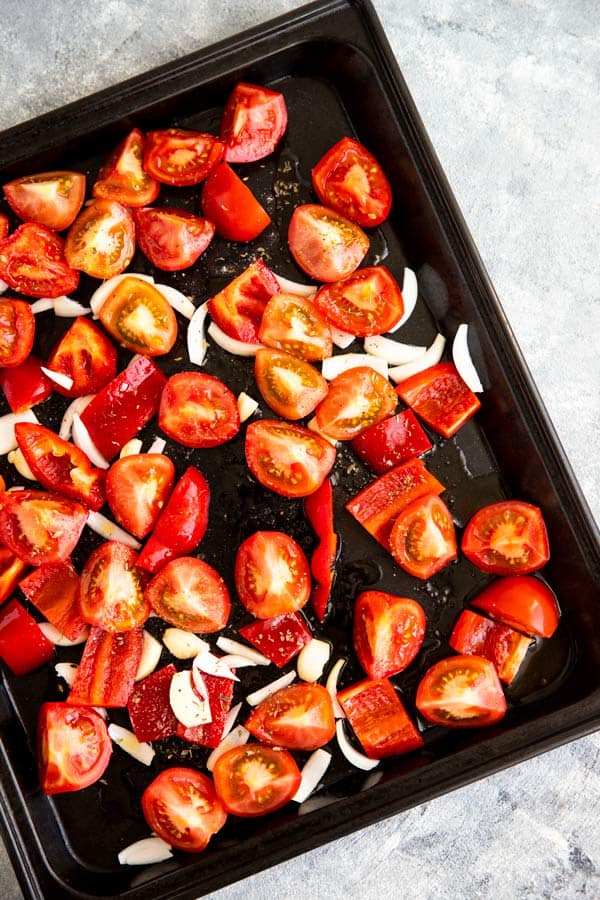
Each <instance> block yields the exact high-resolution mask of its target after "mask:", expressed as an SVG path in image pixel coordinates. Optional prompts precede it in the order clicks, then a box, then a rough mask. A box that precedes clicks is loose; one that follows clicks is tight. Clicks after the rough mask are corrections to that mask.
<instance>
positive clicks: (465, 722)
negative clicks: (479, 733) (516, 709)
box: [415, 656, 506, 728]
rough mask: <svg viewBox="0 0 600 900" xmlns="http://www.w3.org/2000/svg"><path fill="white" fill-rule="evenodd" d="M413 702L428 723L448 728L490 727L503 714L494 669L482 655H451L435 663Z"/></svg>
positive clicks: (504, 710) (500, 691) (503, 705)
mask: <svg viewBox="0 0 600 900" xmlns="http://www.w3.org/2000/svg"><path fill="white" fill-rule="evenodd" d="M415 702H416V704H417V709H418V710H419V712H420V713H421V715H422V716H424V717H425V718H426V719H427V721H428V722H433V723H434V724H435V725H446V726H447V727H448V728H479V727H481V726H483V725H493V724H494V723H495V722H499V721H500V719H502V717H503V716H504V713H505V712H506V699H505V697H504V693H503V691H502V686H501V684H500V682H499V681H498V675H497V674H496V670H495V668H494V666H493V664H492V663H491V662H490V661H489V659H484V658H483V657H482V656H450V657H449V658H448V659H442V660H440V662H437V663H435V665H433V666H432V667H431V668H430V669H428V670H427V672H426V673H425V676H424V677H423V679H422V681H421V683H420V684H419V687H418V690H417V698H416V701H415Z"/></svg>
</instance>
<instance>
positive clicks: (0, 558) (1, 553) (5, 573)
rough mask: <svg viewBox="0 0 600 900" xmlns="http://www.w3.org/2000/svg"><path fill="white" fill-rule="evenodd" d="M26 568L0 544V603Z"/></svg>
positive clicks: (11, 591)
mask: <svg viewBox="0 0 600 900" xmlns="http://www.w3.org/2000/svg"><path fill="white" fill-rule="evenodd" d="M3 490H4V488H3ZM26 569H27V566H26V565H25V563H24V562H23V561H22V560H21V559H19V557H18V556H15V554H14V553H13V552H12V550H9V549H8V547H4V546H3V545H2V544H0V603H4V601H5V600H8V598H9V597H10V596H11V594H13V593H14V591H15V589H16V587H17V585H18V584H19V585H20V580H21V578H22V577H23V575H24V574H25V570H26Z"/></svg>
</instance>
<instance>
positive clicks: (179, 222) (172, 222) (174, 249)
mask: <svg viewBox="0 0 600 900" xmlns="http://www.w3.org/2000/svg"><path fill="white" fill-rule="evenodd" d="M134 218H135V225H136V232H135V233H136V240H137V242H138V245H139V247H140V250H141V251H142V253H144V254H145V255H146V256H147V257H148V259H149V260H150V262H151V263H153V265H155V266H156V267H157V268H158V269H163V270H164V271H165V272H177V271H179V270H180V269H187V268H189V266H191V265H193V264H194V263H195V262H196V260H197V259H198V257H199V256H200V255H201V254H202V253H204V251H205V250H206V248H207V247H208V245H209V244H210V242H211V241H212V239H213V237H214V233H215V226H214V225H213V224H212V222H209V221H208V219H203V218H202V217H201V216H195V215H194V214H193V213H190V212H187V211H186V210H185V209H172V208H168V209H166V208H160V209H155V208H152V207H148V208H145V209H136V210H135V212H134Z"/></svg>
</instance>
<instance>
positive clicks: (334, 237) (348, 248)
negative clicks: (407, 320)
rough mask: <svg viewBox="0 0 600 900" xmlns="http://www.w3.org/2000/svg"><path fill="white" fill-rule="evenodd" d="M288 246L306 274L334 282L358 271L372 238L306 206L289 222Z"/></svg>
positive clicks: (333, 214) (313, 205)
mask: <svg viewBox="0 0 600 900" xmlns="http://www.w3.org/2000/svg"><path fill="white" fill-rule="evenodd" d="M288 246H289V248H290V253H291V254H292V256H293V258H294V260H295V261H296V263H297V264H298V265H299V266H300V268H301V269H302V271H303V272H306V274H307V275H310V277H311V278H314V279H315V281H327V282H332V281H340V279H342V278H347V277H348V276H349V275H351V274H352V273H353V272H354V270H355V269H357V268H358V266H359V265H360V264H361V262H362V260H363V259H364V257H365V256H366V254H367V251H368V249H369V238H368V237H367V235H366V234H365V233H364V231H363V230H362V228H359V227H358V225H355V224H354V222H351V221H350V220H349V219H346V218H345V217H344V216H340V215H339V213H336V212H334V211H333V210H331V209H327V208H326V207H325V206H319V205H318V204H316V203H305V204H304V205H302V206H297V207H296V209H295V210H294V212H293V214H292V218H291V219H290V224H289V228H288ZM315 303H316V298H315ZM316 305H317V307H318V308H319V309H320V307H319V304H318V303H316ZM321 311H322V312H323V310H321ZM400 315H402V313H400ZM398 318H399V317H398Z"/></svg>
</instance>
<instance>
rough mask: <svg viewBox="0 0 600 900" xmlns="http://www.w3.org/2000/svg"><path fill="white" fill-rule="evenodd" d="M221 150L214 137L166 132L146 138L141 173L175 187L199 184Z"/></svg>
mask: <svg viewBox="0 0 600 900" xmlns="http://www.w3.org/2000/svg"><path fill="white" fill-rule="evenodd" d="M224 150H225V146H224V145H223V143H222V142H221V141H218V140H217V139H216V138H215V136H214V135H212V134H205V133H203V132H200V131H184V130H183V129H182V128H167V129H166V130H165V131H149V132H148V134H147V135H146V150H145V153H144V169H145V170H146V172H148V174H150V175H152V177H153V178H156V180H157V181H162V182H164V184H172V185H175V186H176V187H189V186H191V185H192V184H200V182H201V181H204V179H205V178H206V176H207V175H208V174H209V173H210V172H212V170H213V169H214V168H215V166H217V165H218V164H219V163H220V162H221V159H222V157H223V152H224Z"/></svg>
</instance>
